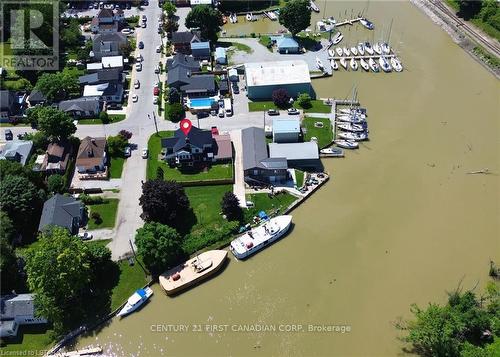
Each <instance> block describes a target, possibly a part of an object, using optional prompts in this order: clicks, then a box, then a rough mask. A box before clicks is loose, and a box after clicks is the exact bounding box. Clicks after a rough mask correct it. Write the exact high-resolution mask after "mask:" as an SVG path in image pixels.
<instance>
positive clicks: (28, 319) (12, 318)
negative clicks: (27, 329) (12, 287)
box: [0, 294, 47, 337]
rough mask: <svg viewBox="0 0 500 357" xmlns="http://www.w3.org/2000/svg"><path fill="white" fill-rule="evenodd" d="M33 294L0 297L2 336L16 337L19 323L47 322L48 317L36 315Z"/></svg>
mask: <svg viewBox="0 0 500 357" xmlns="http://www.w3.org/2000/svg"><path fill="white" fill-rule="evenodd" d="M34 300H35V296H34V295H33V294H19V295H15V294H14V295H4V296H2V297H0V306H1V313H0V321H1V323H0V337H15V336H16V335H17V331H18V328H19V325H35V324H46V323H47V319H45V318H43V317H36V316H35V304H34Z"/></svg>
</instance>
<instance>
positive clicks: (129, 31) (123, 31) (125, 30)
mask: <svg viewBox="0 0 500 357" xmlns="http://www.w3.org/2000/svg"><path fill="white" fill-rule="evenodd" d="M121 32H122V34H124V35H131V34H132V33H133V32H132V30H131V29H123V30H122V31H121Z"/></svg>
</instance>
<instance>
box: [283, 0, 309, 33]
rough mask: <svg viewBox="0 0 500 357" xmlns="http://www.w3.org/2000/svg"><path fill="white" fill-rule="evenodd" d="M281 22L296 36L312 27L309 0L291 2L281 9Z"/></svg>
mask: <svg viewBox="0 0 500 357" xmlns="http://www.w3.org/2000/svg"><path fill="white" fill-rule="evenodd" d="M279 22H280V24H281V25H283V26H285V27H286V28H287V29H288V31H290V32H291V33H292V36H295V35H296V34H298V33H299V32H300V31H303V30H305V29H306V28H308V27H309V26H310V25H311V10H310V8H309V0H290V1H289V2H288V3H286V5H285V6H283V7H282V8H281V9H280V14H279Z"/></svg>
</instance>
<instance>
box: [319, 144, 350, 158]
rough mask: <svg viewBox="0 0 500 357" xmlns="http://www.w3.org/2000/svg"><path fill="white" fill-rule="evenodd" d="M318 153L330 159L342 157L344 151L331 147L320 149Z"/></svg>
mask: <svg viewBox="0 0 500 357" xmlns="http://www.w3.org/2000/svg"><path fill="white" fill-rule="evenodd" d="M319 153H320V154H323V155H326V156H330V157H344V150H342V149H341V148H336V147H333V146H332V147H329V148H326V149H321V150H320V151H319Z"/></svg>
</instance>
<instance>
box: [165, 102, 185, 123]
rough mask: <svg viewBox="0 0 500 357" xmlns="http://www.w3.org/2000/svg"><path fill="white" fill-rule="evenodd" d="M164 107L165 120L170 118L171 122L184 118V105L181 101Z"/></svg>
mask: <svg viewBox="0 0 500 357" xmlns="http://www.w3.org/2000/svg"><path fill="white" fill-rule="evenodd" d="M165 109H166V113H165V115H166V117H167V120H170V121H171V122H174V123H177V122H178V121H180V120H182V118H184V107H183V106H182V104H181V103H174V104H170V105H167V107H166V108H165Z"/></svg>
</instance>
